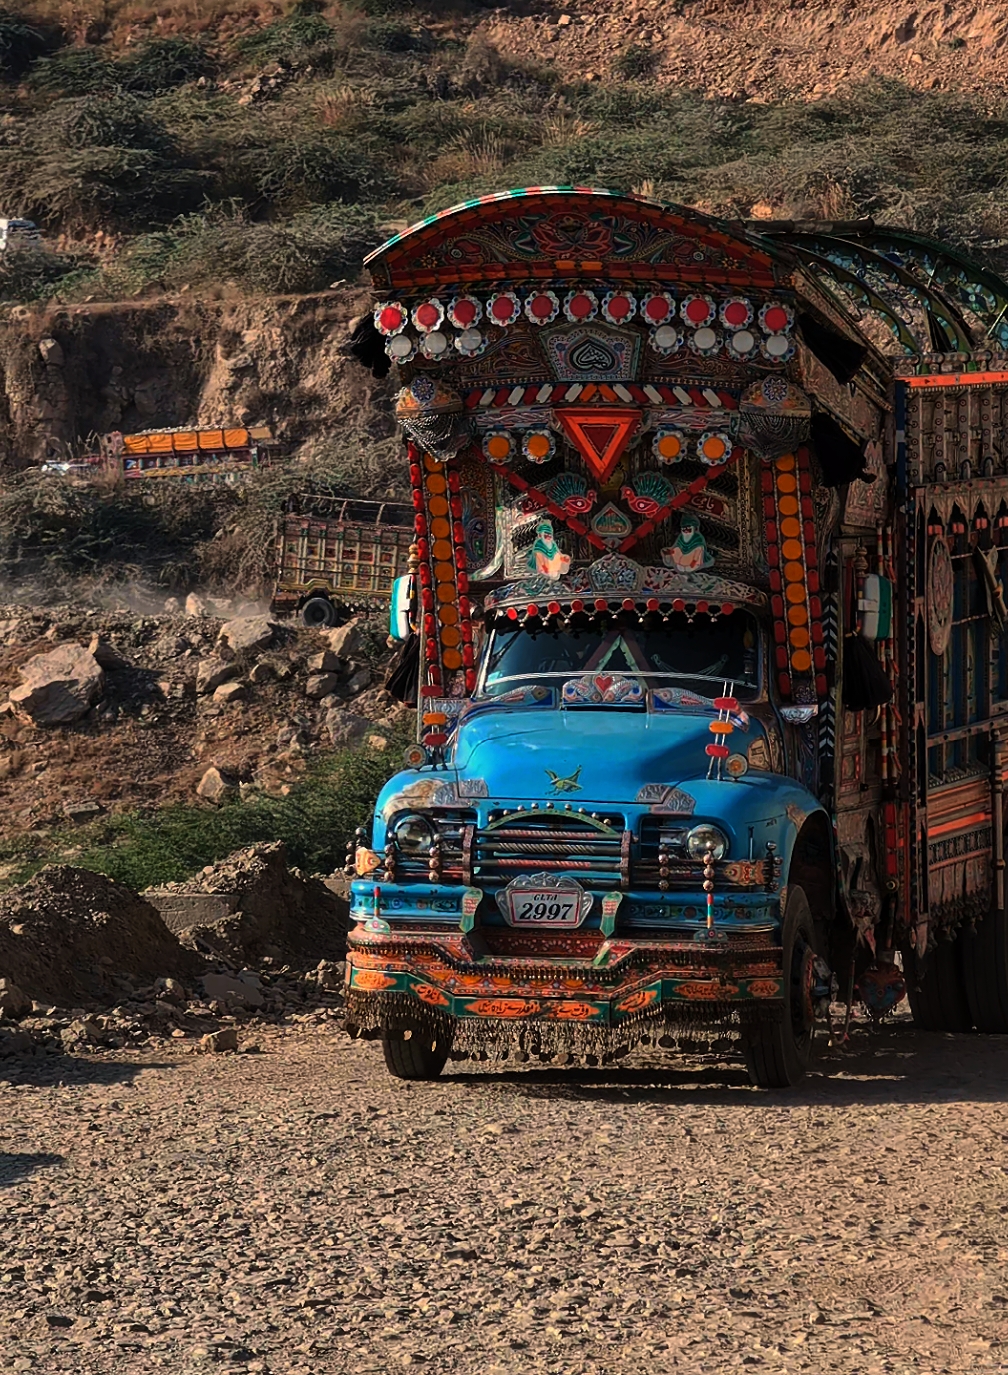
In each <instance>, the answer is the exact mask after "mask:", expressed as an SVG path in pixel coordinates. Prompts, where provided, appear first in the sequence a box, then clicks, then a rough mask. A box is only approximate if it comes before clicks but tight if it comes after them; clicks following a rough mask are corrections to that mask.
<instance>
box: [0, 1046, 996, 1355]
mask: <svg viewBox="0 0 1008 1375" xmlns="http://www.w3.org/2000/svg"><path fill="white" fill-rule="evenodd" d="M242 1034H243V1038H244V1043H245V1046H246V1048H247V1047H248V1045H249V1043H250V1042H252V1041H254V1042H255V1043H256V1045H257V1046H258V1048H259V1051H260V1053H258V1054H256V1053H243V1054H239V1055H214V1056H210V1055H196V1054H192V1053H191V1052H188V1051H186V1050H184V1049H181V1048H180V1046H179V1043H178V1042H176V1043H169V1044H167V1045H163V1046H151V1047H147V1048H145V1049H143V1050H139V1051H128V1052H127V1051H123V1052H116V1053H112V1054H106V1055H95V1056H91V1057H76V1058H75V1057H71V1056H48V1055H47V1056H39V1057H36V1058H30V1059H26V1060H24V1061H21V1062H18V1063H15V1062H12V1061H7V1062H5V1065H6V1068H5V1069H0V1124H2V1127H0V1217H2V1218H3V1243H2V1246H0V1370H5V1371H6V1370H15V1371H33V1372H39V1375H55V1373H56V1372H74V1375H77V1373H78V1372H80V1373H81V1375H83V1373H84V1372H87V1373H88V1375H91V1372H94V1375H105V1373H106V1372H109V1375H111V1372H116V1375H120V1373H121V1372H127V1373H128V1375H135V1373H136V1372H146V1371H154V1370H159V1371H160V1370H168V1371H178V1372H185V1375H190V1372H192V1373H193V1375H197V1373H198V1372H203V1371H211V1370H216V1369H224V1370H241V1371H264V1372H273V1375H279V1373H280V1372H284V1375H287V1372H295V1371H297V1372H303V1373H304V1375H309V1372H310V1375H320V1372H344V1371H345V1372H348V1375H363V1372H370V1371H374V1372H386V1371H389V1370H394V1369H397V1368H399V1367H400V1366H410V1365H413V1366H418V1367H424V1368H427V1369H429V1370H431V1371H436V1372H438V1373H439V1375H441V1372H465V1373H466V1375H469V1372H473V1375H475V1373H476V1372H479V1375H504V1372H506V1373H507V1375H512V1373H514V1372H523V1373H524V1372H528V1371H553V1372H563V1375H576V1373H577V1372H598V1375H611V1373H612V1372H623V1371H631V1370H638V1369H641V1368H643V1367H645V1366H647V1367H649V1368H651V1369H653V1370H655V1371H665V1370H670V1369H681V1370H687V1371H710V1372H722V1371H726V1370H733V1369H735V1368H736V1367H741V1366H748V1367H753V1368H755V1369H758V1370H765V1371H798V1370H807V1371H813V1372H816V1373H817V1375H818V1372H824V1371H845V1372H847V1371H849V1372H857V1373H858V1375H871V1372H909V1371H914V1372H920V1371H927V1372H929V1375H931V1373H932V1372H934V1373H935V1375H936V1373H937V1372H942V1371H976V1370H1001V1371H1004V1370H1006V1369H1008V1276H1006V1273H1005V1262H1006V1261H1008V1232H1006V1217H1005V1215H1006V1214H1008V1191H1006V1188H1005V1169H1004V1160H1005V1146H1004V1143H1005V1141H1006V1140H1008V1117H1006V1113H1005V1108H1004V1099H1005V1086H1006V1084H1008V1041H1006V1040H998V1039H996V1038H970V1037H965V1036H928V1035H924V1034H922V1033H917V1032H914V1031H913V1029H912V1028H911V1027H910V1026H909V1024H908V1023H906V1022H896V1023H894V1024H893V1025H891V1026H890V1027H889V1028H887V1029H886V1030H885V1031H884V1032H882V1033H876V1035H875V1036H874V1037H873V1038H871V1039H861V1040H859V1041H858V1042H857V1043H856V1044H857V1049H856V1050H855V1051H853V1052H851V1053H846V1054H840V1053H834V1054H832V1055H831V1056H829V1057H828V1058H827V1059H826V1060H825V1061H824V1062H823V1064H822V1066H821V1069H820V1070H819V1071H818V1072H817V1073H816V1074H815V1075H814V1076H812V1077H811V1078H810V1079H809V1080H807V1081H806V1084H805V1085H804V1086H803V1087H802V1088H801V1089H800V1090H798V1091H796V1092H792V1093H790V1094H784V1093H772V1094H765V1093H759V1092H757V1091H754V1090H752V1089H750V1088H749V1087H748V1085H747V1082H746V1080H745V1076H744V1074H743V1073H742V1071H741V1070H740V1069H739V1068H737V1067H734V1066H726V1065H705V1064H698V1063H695V1062H694V1063H692V1064H690V1063H677V1062H674V1061H668V1060H665V1061H661V1062H659V1061H654V1060H652V1061H648V1060H646V1059H638V1060H636V1061H632V1062H628V1061H624V1062H623V1064H622V1065H621V1066H620V1067H619V1068H617V1069H610V1070H573V1071H567V1070H563V1071H561V1070H558V1069H555V1068H551V1067H548V1066H537V1067H535V1068H528V1069H522V1070H516V1069H511V1070H509V1069H506V1068H504V1069H498V1068H494V1067H491V1066H483V1065H479V1066H473V1065H471V1064H467V1063H463V1064H460V1065H454V1066H451V1065H450V1066H449V1068H448V1070H447V1071H446V1074H445V1076H444V1078H443V1079H441V1080H440V1081H439V1082H437V1083H434V1084H420V1085H410V1084H403V1083H400V1082H397V1081H395V1080H392V1079H390V1078H388V1077H386V1074H385V1070H384V1066H383V1064H382V1060H381V1051H380V1048H379V1047H378V1046H376V1045H374V1044H369V1043H353V1042H350V1041H348V1040H347V1039H346V1038H345V1037H344V1036H343V1035H342V1034H341V1033H339V1032H338V1031H336V1030H334V1029H332V1028H331V1027H324V1026H319V1027H315V1026H308V1025H305V1026H302V1027H289V1028H279V1029H278V1028H273V1027H256V1028H253V1029H248V1028H247V1029H245V1030H244V1031H243V1033H242ZM4 1075H6V1076H7V1078H6V1081H3V1076H4Z"/></svg>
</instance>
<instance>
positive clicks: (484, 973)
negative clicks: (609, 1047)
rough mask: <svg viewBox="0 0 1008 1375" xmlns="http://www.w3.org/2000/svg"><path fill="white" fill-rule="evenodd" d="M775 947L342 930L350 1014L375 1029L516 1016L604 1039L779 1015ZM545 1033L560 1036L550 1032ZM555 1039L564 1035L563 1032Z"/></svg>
mask: <svg viewBox="0 0 1008 1375" xmlns="http://www.w3.org/2000/svg"><path fill="white" fill-rule="evenodd" d="M782 988H783V985H782V972H781V950H780V947H779V946H778V945H775V944H773V943H771V938H770V937H769V936H768V935H767V934H766V933H758V932H753V933H742V932H733V933H731V934H730V935H729V936H728V937H727V939H725V940H721V941H699V940H662V939H657V938H654V937H650V936H649V937H646V938H641V939H632V938H631V939H628V938H624V937H611V938H609V939H608V940H605V939H603V938H602V936H601V934H600V933H599V932H598V931H597V930H596V931H585V932H583V933H569V934H563V935H555V936H547V935H546V934H545V933H544V932H535V933H533V934H531V935H530V934H526V933H520V932H517V931H502V930H501V929H500V928H494V929H493V930H492V931H483V930H479V929H477V930H476V931H473V932H472V933H471V934H469V935H466V934H463V933H461V932H452V933H448V932H444V933H441V932H434V931H413V932H409V931H403V930H396V931H395V932H393V933H392V934H378V933H373V932H370V931H368V930H366V929H365V927H364V925H363V924H361V925H358V926H357V927H356V928H355V929H354V930H353V931H352V932H351V933H350V936H349V949H348V953H347V963H346V990H347V1020H348V1022H349V1023H350V1024H351V1026H353V1027H356V1028H357V1029H358V1030H359V1031H361V1032H364V1033H365V1034H366V1033H367V1032H369V1031H370V1032H374V1031H377V1030H379V1029H381V1028H382V1027H385V1026H394V1025H397V1024H401V1022H402V1019H404V1018H405V1019H406V1020H407V1021H408V1020H410V1019H411V1018H414V1019H415V1018H416V1017H417V1016H419V1018H420V1020H421V1021H423V1022H431V1021H433V1022H434V1023H435V1024H440V1025H441V1026H444V1025H445V1024H446V1023H449V1024H451V1026H452V1028H453V1035H455V1036H456V1039H457V1038H458V1037H457V1033H458V1031H459V1029H460V1028H463V1027H469V1028H471V1029H472V1030H474V1031H475V1029H476V1027H477V1025H479V1024H484V1026H485V1030H484V1032H483V1033H481V1034H480V1035H479V1036H478V1038H477V1039H479V1040H483V1039H492V1038H493V1036H494V1035H495V1034H496V1035H498V1036H500V1035H504V1036H512V1035H513V1034H514V1028H515V1026H516V1025H520V1024H530V1023H531V1024H535V1026H536V1027H537V1028H539V1029H540V1030H545V1029H546V1027H547V1026H549V1027H552V1028H554V1029H555V1030H556V1031H559V1029H560V1028H561V1027H567V1028H570V1029H571V1031H573V1029H574V1028H576V1027H580V1028H584V1029H585V1030H586V1031H587V1030H589V1029H590V1028H598V1029H599V1035H600V1036H601V1037H602V1038H603V1039H609V1038H611V1037H613V1036H614V1034H615V1033H617V1032H618V1031H619V1030H621V1029H622V1028H629V1027H633V1026H640V1024H641V1023H644V1022H648V1021H652V1020H654V1021H658V1022H667V1023H670V1024H675V1023H684V1022H685V1023H694V1024H695V1023H706V1024H710V1025H720V1024H724V1023H732V1022H735V1023H741V1022H744V1021H747V1020H763V1019H766V1018H768V1017H774V1016H779V1015H780V1008H781V1006H782ZM553 1039H556V1038H555V1037H554V1038H553ZM560 1039H565V1040H568V1041H569V1040H570V1039H571V1038H570V1037H561V1038H560Z"/></svg>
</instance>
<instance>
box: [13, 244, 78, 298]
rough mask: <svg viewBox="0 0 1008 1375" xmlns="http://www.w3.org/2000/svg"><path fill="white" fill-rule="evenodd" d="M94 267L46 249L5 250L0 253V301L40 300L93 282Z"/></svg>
mask: <svg viewBox="0 0 1008 1375" xmlns="http://www.w3.org/2000/svg"><path fill="white" fill-rule="evenodd" d="M94 276H95V268H94V266H93V265H92V264H90V263H87V262H85V261H84V260H83V259H80V258H78V257H75V256H73V255H70V254H65V253H51V252H49V250H48V249H13V250H11V249H9V250H8V251H7V252H6V253H0V302H3V303H7V302H10V301H22V302H28V301H43V300H48V299H49V298H50V297H52V296H53V295H55V294H56V293H57V292H60V293H61V294H62V292H64V291H66V290H67V289H71V290H72V289H74V288H77V287H80V286H81V285H82V284H83V283H85V282H88V281H91V280H93V278H94Z"/></svg>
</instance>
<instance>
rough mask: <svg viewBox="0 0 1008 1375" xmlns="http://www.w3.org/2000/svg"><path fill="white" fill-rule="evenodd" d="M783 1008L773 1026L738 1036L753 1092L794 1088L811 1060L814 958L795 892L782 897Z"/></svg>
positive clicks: (806, 912)
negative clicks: (783, 906) (785, 900)
mask: <svg viewBox="0 0 1008 1375" xmlns="http://www.w3.org/2000/svg"><path fill="white" fill-rule="evenodd" d="M781 944H782V946H783V956H784V958H783V970H784V1008H783V1015H782V1016H781V1019H780V1021H778V1022H767V1023H760V1024H758V1025H756V1026H752V1027H748V1028H747V1029H746V1031H745V1033H744V1036H743V1044H744V1046H745V1058H746V1068H747V1069H748V1071H749V1079H750V1082H751V1083H752V1084H753V1085H754V1086H755V1087H756V1088H759V1089H786V1088H790V1087H791V1086H792V1085H793V1084H797V1083H798V1082H799V1081H800V1080H801V1079H802V1077H803V1076H804V1074H805V1071H806V1069H808V1066H809V1062H810V1060H811V1059H812V1040H813V1036H814V1033H815V1009H814V1006H813V1002H812V988H813V983H814V981H815V967H814V961H815V957H816V955H817V954H818V953H819V951H818V949H817V942H816V929H815V922H814V921H813V920H812V913H811V911H810V909H809V904H808V898H807V897H806V896H805V892H804V890H803V889H801V888H792V889H790V891H789V892H788V896H787V908H786V910H785V913H784V926H783V929H782V932H781Z"/></svg>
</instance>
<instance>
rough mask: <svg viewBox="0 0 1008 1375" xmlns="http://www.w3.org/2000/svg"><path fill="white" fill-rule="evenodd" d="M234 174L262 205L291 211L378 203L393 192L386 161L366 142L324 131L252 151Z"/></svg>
mask: <svg viewBox="0 0 1008 1375" xmlns="http://www.w3.org/2000/svg"><path fill="white" fill-rule="evenodd" d="M235 170H236V171H238V173H239V175H243V176H244V177H245V178H247V180H248V181H249V182H250V183H251V185H252V187H253V188H254V194H255V197H256V198H257V200H258V201H259V202H260V203H264V204H268V205H270V206H274V207H277V208H280V209H283V210H286V211H292V210H299V209H302V208H304V207H306V206H310V205H318V204H319V203H322V202H326V201H346V202H348V203H349V202H352V201H361V200H375V199H377V198H378V197H379V196H380V195H381V194H382V192H383V191H385V190H386V189H388V185H389V176H388V171H387V169H386V167H385V165H384V160H383V159H382V158H381V157H379V156H377V155H376V154H375V153H374V152H372V151H371V150H370V149H369V147H368V144H367V141H366V140H363V139H361V138H348V137H346V136H344V135H342V134H338V133H328V132H326V131H324V130H319V131H318V132H317V133H316V132H314V131H309V132H306V133H305V134H303V135H301V136H288V137H286V138H281V139H278V140H277V141H276V142H271V143H265V144H263V145H261V146H260V147H258V148H250V149H248V150H247V151H245V152H244V153H242V154H241V155H239V157H238V158H237V159H236V167H235Z"/></svg>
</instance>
